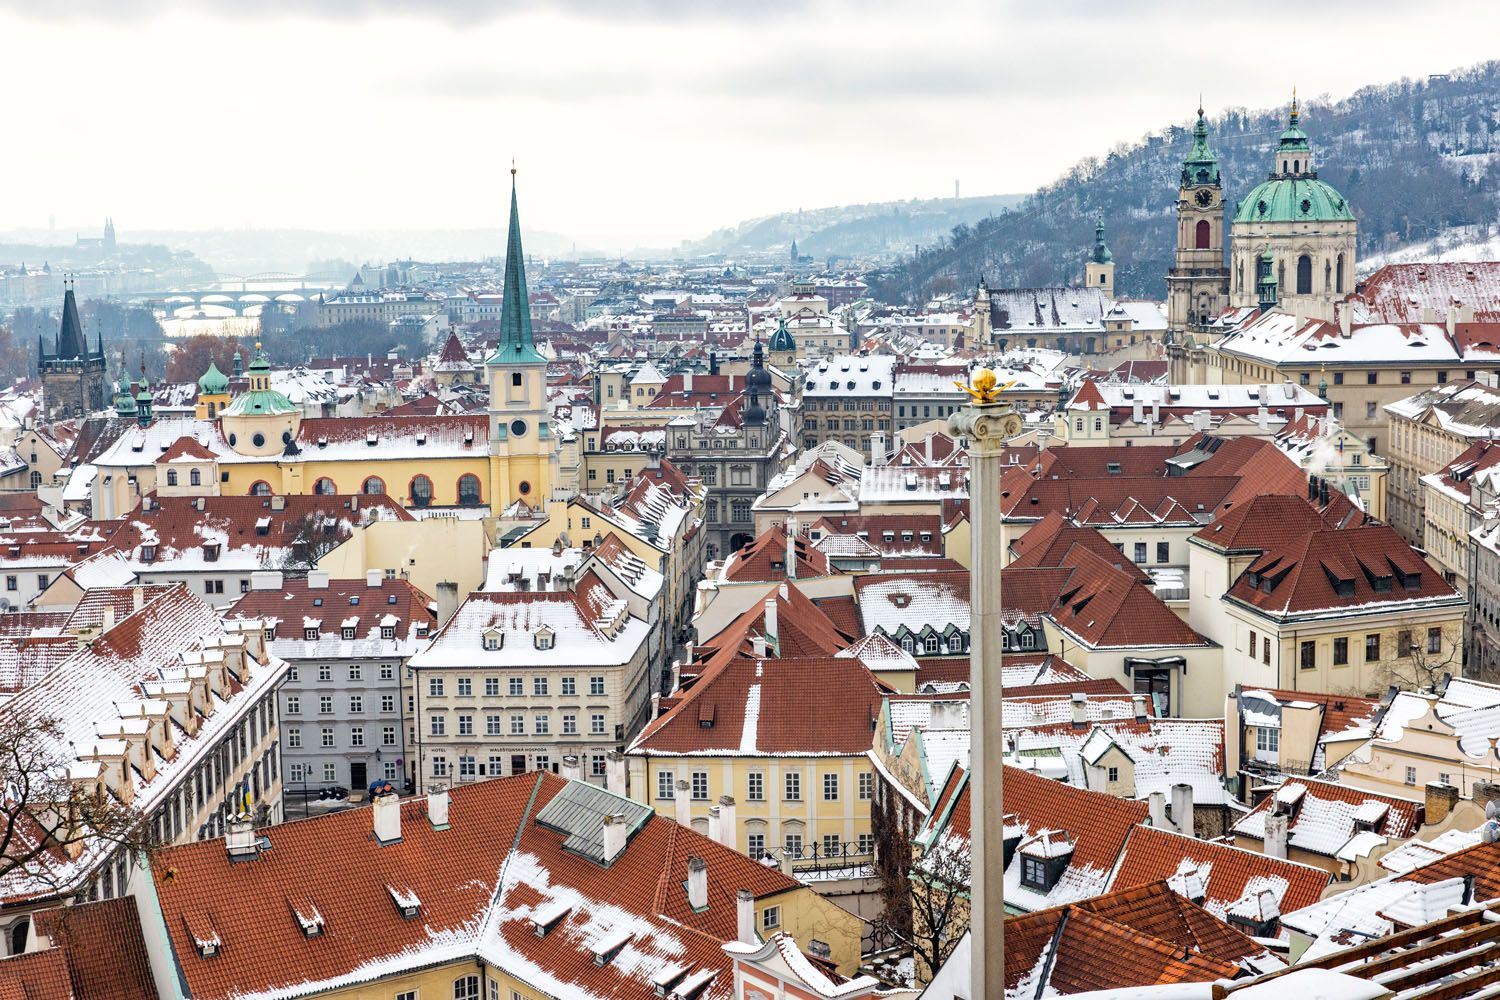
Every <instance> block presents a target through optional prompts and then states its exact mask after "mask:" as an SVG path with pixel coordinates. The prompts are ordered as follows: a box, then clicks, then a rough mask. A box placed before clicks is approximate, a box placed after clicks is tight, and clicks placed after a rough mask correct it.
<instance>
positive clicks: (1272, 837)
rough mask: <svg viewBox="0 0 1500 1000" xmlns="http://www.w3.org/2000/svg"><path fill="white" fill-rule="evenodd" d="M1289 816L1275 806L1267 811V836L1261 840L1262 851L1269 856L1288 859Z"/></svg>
mask: <svg viewBox="0 0 1500 1000" xmlns="http://www.w3.org/2000/svg"><path fill="white" fill-rule="evenodd" d="M1286 824H1287V817H1286V815H1285V814H1284V813H1278V812H1276V811H1275V809H1274V808H1273V809H1272V810H1271V811H1270V812H1268V813H1266V827H1265V836H1264V838H1263V839H1262V841H1261V853H1262V854H1264V855H1265V856H1266V857H1268V858H1281V859H1282V860H1285V859H1286Z"/></svg>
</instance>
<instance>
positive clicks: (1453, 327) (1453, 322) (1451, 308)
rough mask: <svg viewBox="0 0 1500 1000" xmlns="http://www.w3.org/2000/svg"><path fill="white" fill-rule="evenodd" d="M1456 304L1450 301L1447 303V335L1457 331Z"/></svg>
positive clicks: (1452, 334) (1450, 335)
mask: <svg viewBox="0 0 1500 1000" xmlns="http://www.w3.org/2000/svg"><path fill="white" fill-rule="evenodd" d="M1457 327H1458V306H1457V305H1455V304H1454V303H1452V302H1449V303H1448V336H1449V337H1452V336H1454V335H1455V334H1456V333H1457V332H1458V331H1457Z"/></svg>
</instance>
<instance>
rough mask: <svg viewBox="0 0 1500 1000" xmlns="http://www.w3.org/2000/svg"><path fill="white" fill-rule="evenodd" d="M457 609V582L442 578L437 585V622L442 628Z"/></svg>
mask: <svg viewBox="0 0 1500 1000" xmlns="http://www.w3.org/2000/svg"><path fill="white" fill-rule="evenodd" d="M457 610H458V584H456V583H454V582H453V581H452V580H442V581H440V582H439V583H438V585H437V624H438V628H442V627H443V626H444V625H446V624H448V619H450V618H452V617H453V613H454V612H455V611H457Z"/></svg>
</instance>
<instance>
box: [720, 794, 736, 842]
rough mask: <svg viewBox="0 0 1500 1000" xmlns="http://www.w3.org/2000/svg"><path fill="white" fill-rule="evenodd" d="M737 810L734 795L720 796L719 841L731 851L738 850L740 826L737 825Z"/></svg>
mask: <svg viewBox="0 0 1500 1000" xmlns="http://www.w3.org/2000/svg"><path fill="white" fill-rule="evenodd" d="M735 813H736V810H735V805H734V796H733V795H720V796H719V836H718V841H719V843H721V844H723V845H724V846H725V847H727V848H729V849H730V850H731V851H733V850H737V848H736V847H735V845H736V844H737V843H738V842H739V828H738V827H737V826H736V825H735V819H736V816H735Z"/></svg>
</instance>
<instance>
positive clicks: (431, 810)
mask: <svg viewBox="0 0 1500 1000" xmlns="http://www.w3.org/2000/svg"><path fill="white" fill-rule="evenodd" d="M427 822H429V823H431V824H432V828H433V829H434V830H446V829H448V788H447V786H445V785H437V786H435V787H433V788H431V789H428V791H427Z"/></svg>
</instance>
